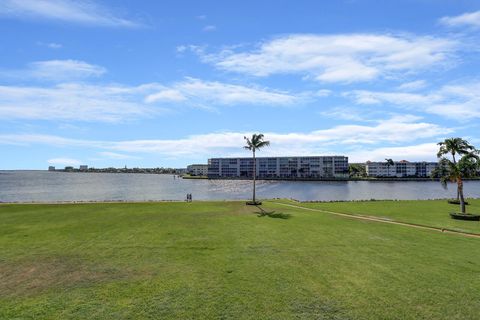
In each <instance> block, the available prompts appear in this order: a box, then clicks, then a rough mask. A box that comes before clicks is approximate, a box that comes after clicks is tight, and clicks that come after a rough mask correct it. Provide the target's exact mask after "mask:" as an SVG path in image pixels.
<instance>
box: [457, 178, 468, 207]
mask: <svg viewBox="0 0 480 320" xmlns="http://www.w3.org/2000/svg"><path fill="white" fill-rule="evenodd" d="M457 185H458V193H459V194H460V207H461V208H462V213H466V209H465V199H464V197H463V180H462V178H458V179H457Z"/></svg>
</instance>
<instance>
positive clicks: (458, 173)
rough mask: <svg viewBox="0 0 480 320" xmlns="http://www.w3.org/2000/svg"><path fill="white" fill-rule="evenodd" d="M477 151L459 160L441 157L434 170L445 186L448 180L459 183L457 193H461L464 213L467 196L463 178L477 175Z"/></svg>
mask: <svg viewBox="0 0 480 320" xmlns="http://www.w3.org/2000/svg"><path fill="white" fill-rule="evenodd" d="M476 153H477V151H474V152H470V153H467V154H464V155H463V156H462V157H461V158H460V160H459V161H458V162H453V161H452V160H450V159H448V158H445V157H443V158H441V159H440V161H439V164H438V167H437V168H436V169H435V170H434V175H436V176H437V177H440V182H441V183H442V185H443V187H444V188H446V187H447V182H449V181H451V182H456V183H457V193H458V195H459V200H460V207H461V210H462V213H464V214H465V213H466V210H465V209H466V208H465V198H464V197H463V179H464V178H469V177H472V176H475V175H476V173H477V170H478V168H479V161H480V158H479V156H478V155H477V154H476Z"/></svg>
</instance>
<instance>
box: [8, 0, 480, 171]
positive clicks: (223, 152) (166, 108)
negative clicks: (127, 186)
mask: <svg viewBox="0 0 480 320" xmlns="http://www.w3.org/2000/svg"><path fill="white" fill-rule="evenodd" d="M0 34H1V35H2V41H1V42H0V57H1V59H0V144H1V148H2V155H3V156H2V157H1V158H0V169H45V168H46V167H47V166H48V165H55V166H57V167H63V166H65V165H74V166H78V165H79V164H87V165H90V166H94V167H108V166H116V167H119V166H124V165H127V166H128V167H135V166H138V167H158V166H164V167H184V166H186V165H188V164H190V163H206V161H207V159H208V158H209V157H219V156H248V153H247V152H246V151H244V150H242V148H241V146H242V145H243V136H244V135H249V134H252V133H255V132H262V133H264V134H265V136H266V139H268V140H270V141H271V147H269V148H267V149H264V150H262V151H261V154H262V155H264V156H269V155H282V156H287V155H323V154H338V155H347V156H349V158H350V161H351V162H355V161H366V160H383V159H384V158H393V159H394V160H402V159H406V160H412V161H414V160H434V159H435V153H436V150H437V147H436V142H438V141H441V140H442V139H444V138H446V137H450V136H460V137H464V138H466V139H468V140H469V141H470V142H471V143H473V144H476V145H477V146H480V125H479V121H478V120H479V118H480V78H479V74H478V70H480V62H479V59H478V56H479V49H480V45H479V43H480V42H479V40H480V39H479V38H480V37H479V34H480V1H466V0H463V1H462V0H451V1H450V0H415V1H413V0H412V1H407V0H403V1H367V0H365V1H362V0H345V1H278V0H277V1H236V2H233V1H126V0H124V1H106V0H98V1H67V0H0Z"/></svg>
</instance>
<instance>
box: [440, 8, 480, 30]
mask: <svg viewBox="0 0 480 320" xmlns="http://www.w3.org/2000/svg"><path fill="white" fill-rule="evenodd" d="M440 23H442V24H444V25H447V26H451V27H458V26H469V27H475V28H478V27H480V11H475V12H467V13H464V14H461V15H459V16H453V17H443V18H441V19H440Z"/></svg>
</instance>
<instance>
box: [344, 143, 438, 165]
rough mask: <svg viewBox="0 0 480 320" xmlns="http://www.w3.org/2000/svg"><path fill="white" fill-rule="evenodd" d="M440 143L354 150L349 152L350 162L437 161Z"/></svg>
mask: <svg viewBox="0 0 480 320" xmlns="http://www.w3.org/2000/svg"><path fill="white" fill-rule="evenodd" d="M437 152H438V145H437V144H436V143H422V144H417V145H406V146H401V147H382V148H373V149H367V150H365V149H362V150H352V151H351V152H349V155H350V156H349V160H350V162H366V161H369V160H370V161H384V160H385V158H389V159H394V160H395V161H398V160H408V161H436V160H437V158H436V154H437Z"/></svg>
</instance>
